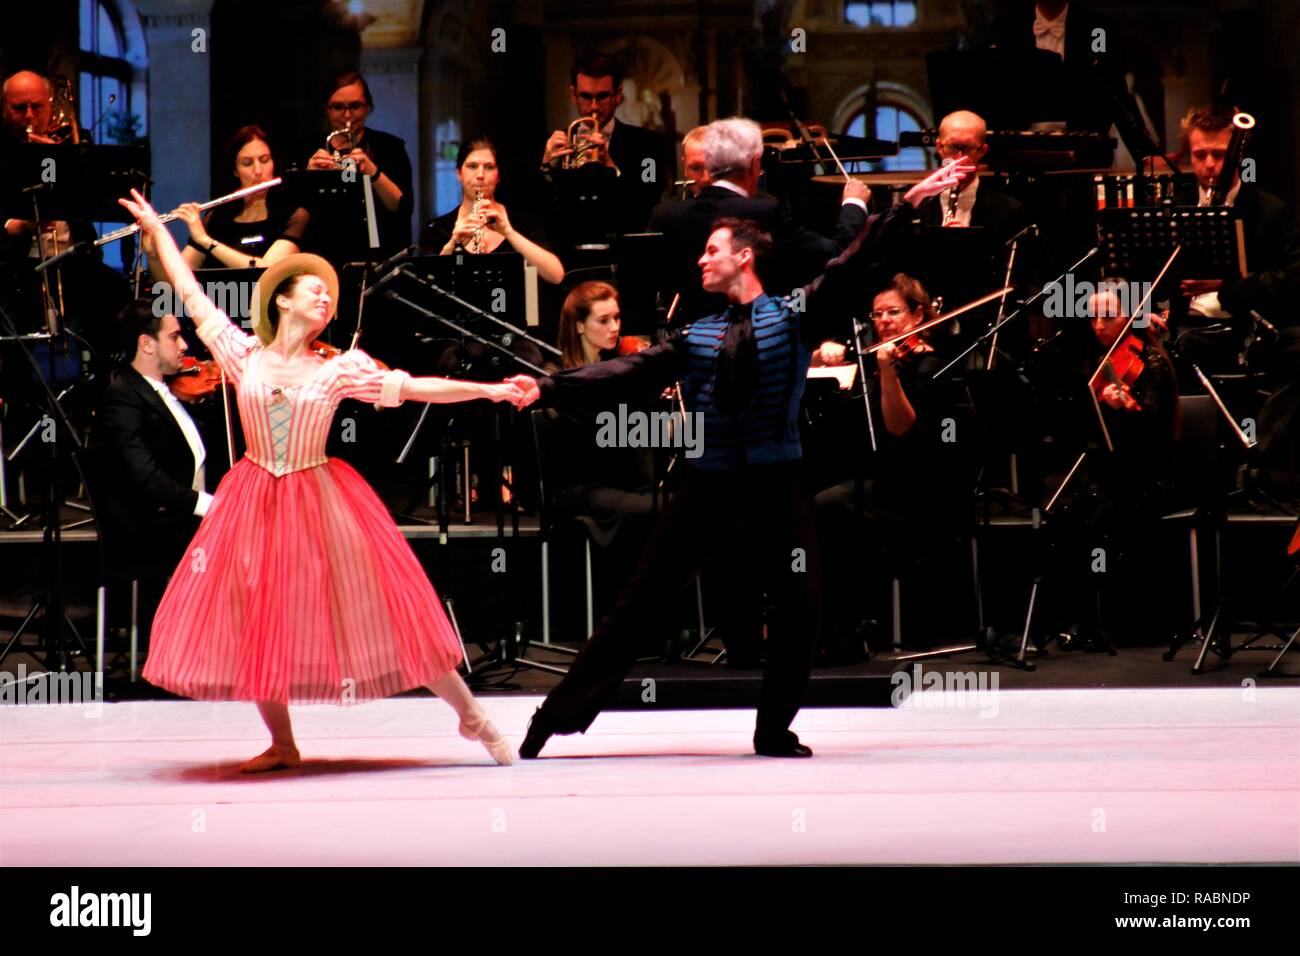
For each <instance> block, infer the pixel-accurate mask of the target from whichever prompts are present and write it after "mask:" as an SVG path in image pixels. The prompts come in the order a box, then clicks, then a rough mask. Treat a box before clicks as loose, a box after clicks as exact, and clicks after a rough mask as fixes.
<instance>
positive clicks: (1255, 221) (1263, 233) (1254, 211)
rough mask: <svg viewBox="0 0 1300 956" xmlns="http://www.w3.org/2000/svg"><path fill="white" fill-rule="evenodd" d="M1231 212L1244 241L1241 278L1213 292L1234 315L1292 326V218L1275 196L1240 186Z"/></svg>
mask: <svg viewBox="0 0 1300 956" xmlns="http://www.w3.org/2000/svg"><path fill="white" fill-rule="evenodd" d="M1234 208H1235V209H1236V210H1237V212H1238V213H1239V214H1240V215H1241V222H1242V230H1243V232H1244V233H1245V237H1246V268H1247V269H1248V270H1249V271H1248V272H1247V274H1246V275H1245V276H1244V277H1242V278H1240V279H1230V280H1228V281H1226V282H1224V284H1223V288H1221V289H1220V290H1219V304H1220V305H1222V306H1223V309H1224V311H1225V312H1230V313H1231V314H1232V315H1234V316H1238V315H1248V314H1249V313H1250V311H1251V310H1252V309H1254V310H1255V311H1257V312H1259V313H1260V315H1262V316H1264V317H1265V318H1266V319H1269V320H1270V321H1272V322H1273V323H1274V324H1278V325H1293V324H1295V323H1296V322H1297V321H1300V320H1297V318H1296V305H1295V302H1296V296H1297V295H1298V294H1300V237H1297V235H1296V221H1295V214H1294V213H1293V212H1292V211H1291V209H1290V208H1289V207H1288V206H1287V204H1286V203H1285V202H1283V201H1282V199H1280V198H1279V197H1277V196H1275V195H1273V194H1272V193H1271V192H1268V191H1267V190H1264V189H1260V188H1258V187H1257V186H1251V185H1250V184H1245V185H1243V186H1242V187H1241V191H1240V192H1239V193H1238V194H1237V199H1236V202H1235V203H1234Z"/></svg>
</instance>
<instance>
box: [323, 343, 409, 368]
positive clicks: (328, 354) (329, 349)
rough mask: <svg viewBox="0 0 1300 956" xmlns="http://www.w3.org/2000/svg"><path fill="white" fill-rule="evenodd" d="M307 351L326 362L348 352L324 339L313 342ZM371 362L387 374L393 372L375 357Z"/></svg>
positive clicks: (372, 357)
mask: <svg viewBox="0 0 1300 956" xmlns="http://www.w3.org/2000/svg"><path fill="white" fill-rule="evenodd" d="M307 351H309V352H311V353H312V354H313V355H319V356H320V357H321V358H323V359H325V360H326V361H329V360H330V359H336V358H338V357H339V356H340V355H342V354H343V353H344V352H346V351H347V349H341V348H339V347H338V346H337V345H330V344H329V343H328V342H326V341H325V340H323V339H316V341H314V342H312V343H311V345H309V346H307ZM371 360H372V361H373V362H374V363H375V364H376V365H378V366H379V368H381V369H382V370H383V371H385V372H388V371H391V370H390V369H389V367H388V366H387V365H385V364H384V363H383V362H381V361H379V359H377V358H375V357H374V356H371Z"/></svg>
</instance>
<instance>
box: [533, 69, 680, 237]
mask: <svg viewBox="0 0 1300 956" xmlns="http://www.w3.org/2000/svg"><path fill="white" fill-rule="evenodd" d="M569 81H570V85H569V95H570V96H571V97H572V98H573V102H574V105H575V106H577V108H578V114H579V115H580V116H591V115H592V114H595V117H596V126H597V131H596V132H594V133H593V134H592V135H591V136H590V137H589V139H590V141H591V142H592V143H593V144H594V145H595V146H596V151H595V154H594V155H595V157H596V162H598V163H600V164H601V165H603V166H605V167H607V168H609V169H610V170H612V172H613V175H612V177H611V185H610V187H609V188H610V192H611V195H612V196H613V198H614V201H613V203H612V206H613V209H612V210H611V212H612V216H611V217H610V220H609V223H608V225H609V227H610V231H613V232H619V233H628V232H641V231H642V230H644V229H645V224H646V220H647V219H649V218H650V210H651V209H653V208H654V206H655V203H657V202H658V201H659V200H660V199H662V198H663V195H664V193H665V191H667V189H668V188H669V187H670V186H671V185H672V180H673V150H672V147H671V145H670V144H669V142H668V140H667V138H666V137H664V136H661V135H660V134H658V133H656V132H655V131H654V130H648V129H643V128H642V127H640V126H632V125H631V124H629V123H624V122H623V121H622V120H620V119H617V118H615V116H614V112H615V110H617V109H618V108H619V106H620V105H622V103H623V68H622V66H621V65H620V64H619V62H618V61H617V60H616V59H614V58H613V57H611V56H608V55H606V54H604V53H587V54H584V55H583V56H581V57H579V58H578V59H577V60H576V61H575V62H574V64H573V67H572V68H571V69H570V71H569ZM567 151H568V135H567V132H566V131H565V130H560V129H557V130H556V131H555V132H553V133H552V134H551V138H550V139H548V140H547V141H546V149H545V151H544V152H543V154H542V169H543V172H544V173H547V172H548V171H549V170H550V167H551V164H552V163H558V162H559V161H560V160H561V159H562V158H563V156H564V154H565V153H566V152H567ZM560 203H561V206H562V205H563V203H564V199H563V194H561V198H560ZM556 212H557V213H558V215H559V216H560V217H561V222H563V221H565V219H566V218H567V217H572V216H578V215H579V214H580V211H579V210H577V209H564V208H560V209H557V210H556ZM581 214H582V215H590V213H586V212H583V213H581ZM569 221H570V222H571V221H572V220H569Z"/></svg>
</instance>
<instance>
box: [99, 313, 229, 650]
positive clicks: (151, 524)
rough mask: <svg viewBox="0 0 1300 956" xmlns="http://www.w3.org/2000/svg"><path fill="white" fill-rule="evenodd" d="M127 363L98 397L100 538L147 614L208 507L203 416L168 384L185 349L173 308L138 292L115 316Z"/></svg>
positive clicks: (146, 616)
mask: <svg viewBox="0 0 1300 956" xmlns="http://www.w3.org/2000/svg"><path fill="white" fill-rule="evenodd" d="M118 323H119V326H120V328H121V331H122V333H123V338H124V339H126V340H127V341H129V342H130V343H131V344H130V346H129V348H128V353H127V354H129V355H130V364H128V365H126V366H124V367H123V368H122V369H121V370H119V371H118V373H117V374H115V375H114V376H113V379H112V382H111V384H110V385H109V386H108V388H107V389H105V390H104V394H103V396H102V397H101V398H100V404H99V413H98V416H97V417H96V424H95V430H94V443H95V445H96V447H97V448H98V449H99V458H98V459H97V460H98V462H99V463H100V464H101V465H102V466H103V473H102V478H103V482H104V487H105V490H106V498H107V501H106V503H105V504H106V507H104V508H103V509H102V523H103V526H104V528H103V530H104V533H105V541H106V544H107V546H108V547H109V549H110V555H111V558H112V563H113V565H114V566H115V569H116V570H118V571H119V572H122V573H126V574H128V575H130V576H131V577H134V578H136V579H138V580H139V582H140V598H141V608H140V612H139V619H140V622H141V623H142V624H143V625H145V631H144V633H146V634H147V633H148V628H147V624H148V622H150V621H151V620H152V619H153V610H154V608H155V607H156V606H157V603H158V599H159V598H161V597H162V591H163V587H165V585H166V583H167V578H168V577H169V576H170V575H171V572H172V570H173V569H174V568H175V567H176V565H177V563H178V562H179V561H180V560H181V557H182V556H183V554H184V552H185V547H186V545H188V544H189V542H190V539H191V538H193V537H194V532H195V531H197V530H198V526H199V519H200V518H202V517H203V515H204V514H206V513H207V510H208V507H209V505H210V504H211V503H212V495H210V494H208V492H207V484H206V468H205V465H206V462H207V449H206V447H205V445H204V443H203V434H202V429H201V424H200V423H199V422H197V421H195V419H194V418H192V417H191V416H190V413H189V411H188V410H187V409H186V408H185V406H184V404H183V403H182V402H181V401H180V400H179V399H178V398H176V396H174V395H173V394H172V392H171V390H170V389H169V388H168V386H167V379H168V377H170V376H174V375H175V374H176V373H178V372H179V371H180V370H181V359H182V358H183V357H184V355H185V353H186V351H187V350H188V348H187V346H186V343H185V338H184V336H182V334H181V325H180V322H179V321H178V320H177V318H176V316H174V315H172V314H170V313H168V314H166V315H163V316H162V317H159V316H158V315H157V314H155V311H154V309H153V301H152V300H151V299H138V300H136V301H134V302H132V303H131V304H129V305H128V306H127V307H126V308H125V309H124V310H123V311H122V313H121V315H120V316H119V317H118Z"/></svg>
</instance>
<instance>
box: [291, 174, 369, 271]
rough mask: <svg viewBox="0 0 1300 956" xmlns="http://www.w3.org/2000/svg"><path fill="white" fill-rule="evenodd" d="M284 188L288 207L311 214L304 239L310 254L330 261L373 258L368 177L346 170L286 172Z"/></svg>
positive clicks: (366, 260)
mask: <svg viewBox="0 0 1300 956" xmlns="http://www.w3.org/2000/svg"><path fill="white" fill-rule="evenodd" d="M349 172H350V173H351V175H346V176H345V173H349ZM284 189H285V191H286V194H287V195H288V198H289V202H290V203H292V204H293V206H292V207H291V208H293V207H301V208H303V209H306V210H307V212H308V213H309V214H310V215H311V230H310V232H308V234H307V236H306V237H305V240H306V242H307V244H309V245H310V246H311V251H314V252H319V253H320V255H322V256H324V257H325V258H326V259H328V260H329V261H330V262H339V263H341V262H354V261H365V262H370V261H372V260H374V259H376V257H377V256H378V250H379V221H378V218H377V217H376V215H375V194H374V189H373V187H372V186H371V183H370V177H369V176H363V175H362V174H361V172H360V170H350V171H349V170H348V169H342V170H338V169H297V170H290V171H289V172H287V173H285V174H284ZM380 258H382V257H380Z"/></svg>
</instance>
